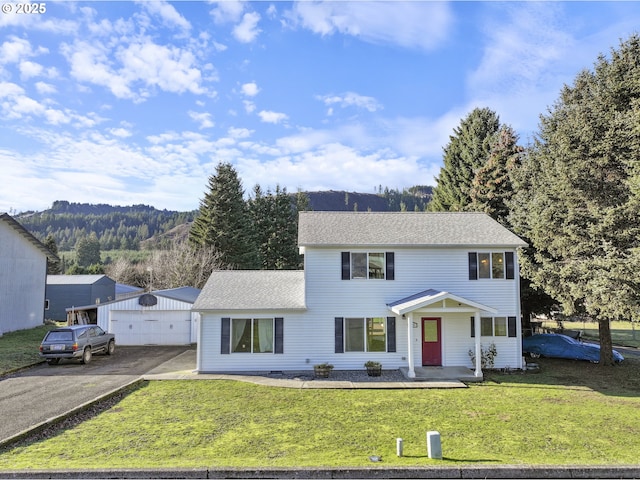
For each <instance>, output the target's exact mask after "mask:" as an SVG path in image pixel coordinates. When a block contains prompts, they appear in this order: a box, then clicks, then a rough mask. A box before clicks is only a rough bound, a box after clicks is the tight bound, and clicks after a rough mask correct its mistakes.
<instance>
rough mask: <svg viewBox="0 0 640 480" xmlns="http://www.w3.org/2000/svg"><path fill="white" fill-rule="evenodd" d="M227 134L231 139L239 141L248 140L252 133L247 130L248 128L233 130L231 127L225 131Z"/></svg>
mask: <svg viewBox="0 0 640 480" xmlns="http://www.w3.org/2000/svg"><path fill="white" fill-rule="evenodd" d="M227 133H228V134H229V136H230V137H231V138H234V139H240V138H249V137H250V136H251V134H252V133H253V130H249V129H248V128H235V127H231V128H229V130H227Z"/></svg>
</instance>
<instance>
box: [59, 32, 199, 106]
mask: <svg viewBox="0 0 640 480" xmlns="http://www.w3.org/2000/svg"><path fill="white" fill-rule="evenodd" d="M62 52H63V53H64V54H65V56H66V57H67V59H68V60H69V62H70V64H71V75H72V76H73V77H74V78H76V79H77V80H80V81H82V82H88V83H93V84H95V85H99V86H102V87H105V88H108V89H109V90H111V93H112V94H113V95H115V96H116V97H118V98H129V99H135V100H143V99H144V98H147V97H149V96H150V95H151V92H150V90H149V88H156V87H157V88H160V89H161V90H164V91H167V92H173V93H184V92H187V91H188V92H191V93H194V94H203V93H206V92H207V90H206V89H205V88H204V87H203V86H202V74H201V71H200V70H199V69H198V68H197V66H196V64H197V62H196V58H195V56H194V55H193V53H191V52H190V51H189V50H186V49H181V48H178V47H175V46H164V45H157V44H155V43H153V42H151V40H150V39H143V40H142V41H138V42H136V43H130V44H129V45H127V46H122V47H120V48H119V49H118V50H117V52H116V55H115V57H116V58H115V59H112V58H111V57H110V49H109V48H107V47H106V46H105V45H104V44H103V43H101V42H92V43H91V44H89V43H88V42H82V41H79V42H76V43H74V44H72V45H68V44H65V45H63V47H62ZM116 60H117V61H119V63H118V64H116ZM136 87H137V90H134V88H136Z"/></svg>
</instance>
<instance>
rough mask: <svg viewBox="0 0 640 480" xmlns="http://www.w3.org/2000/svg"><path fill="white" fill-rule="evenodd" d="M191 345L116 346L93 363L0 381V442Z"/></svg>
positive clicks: (74, 363) (40, 369) (67, 363)
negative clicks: (113, 350)
mask: <svg viewBox="0 0 640 480" xmlns="http://www.w3.org/2000/svg"><path fill="white" fill-rule="evenodd" d="M188 348H189V347H185V346H182V347H158V346H155V347H116V352H115V354H114V355H113V356H106V355H95V356H94V357H93V358H92V360H91V362H90V363H88V364H86V365H82V364H80V363H79V362H78V361H69V360H62V361H61V362H60V364H58V365H55V366H49V365H46V364H42V365H38V366H36V367H32V368H30V369H28V370H24V371H22V372H20V373H17V374H14V375H11V376H8V377H4V378H2V379H0V443H2V442H3V441H4V440H6V439H8V438H10V437H13V436H14V435H17V434H19V433H20V432H22V431H24V430H26V429H28V428H30V427H32V426H34V425H38V424H40V423H42V422H44V421H46V420H49V419H51V418H53V417H57V416H59V415H61V414H63V413H65V412H68V411H69V410H72V409H73V408H75V407H78V406H80V405H82V404H83V403H86V402H89V401H91V400H93V399H95V398H96V397H99V396H101V395H104V394H106V393H108V392H110V391H112V390H115V389H117V388H120V387H122V386H124V385H127V384H128V383H130V382H132V381H134V380H136V379H138V378H139V377H140V376H141V375H143V374H144V373H146V372H148V371H149V370H151V369H153V368H155V367H157V366H158V365H160V364H161V363H164V362H165V361H167V360H169V359H171V358H173V357H175V356H176V355H178V354H180V353H182V352H184V351H185V350H187V349H188Z"/></svg>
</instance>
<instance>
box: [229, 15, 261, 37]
mask: <svg viewBox="0 0 640 480" xmlns="http://www.w3.org/2000/svg"><path fill="white" fill-rule="evenodd" d="M259 21H260V14H258V13H256V12H249V13H245V14H244V15H243V17H242V22H240V23H239V24H238V25H236V26H235V27H234V28H233V36H234V37H235V39H236V40H238V41H239V42H242V43H251V42H253V41H254V40H255V39H256V38H257V37H258V35H259V34H260V32H261V31H262V30H260V29H259V28H258V22H259Z"/></svg>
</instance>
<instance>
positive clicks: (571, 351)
mask: <svg viewBox="0 0 640 480" xmlns="http://www.w3.org/2000/svg"><path fill="white" fill-rule="evenodd" d="M522 352H523V353H528V354H530V355H531V357H532V358H538V357H555V358H569V359H571V360H589V361H590V362H593V363H598V362H599V361H600V345H597V344H594V343H583V342H579V341H577V340H574V339H573V338H571V337H567V336H566V335H560V334H558V333H541V334H539V335H532V336H530V337H525V338H524V339H523V340H522ZM613 359H614V360H615V361H616V363H620V362H621V361H623V360H624V357H623V356H622V355H620V353H618V352H617V351H615V350H614V351H613Z"/></svg>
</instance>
